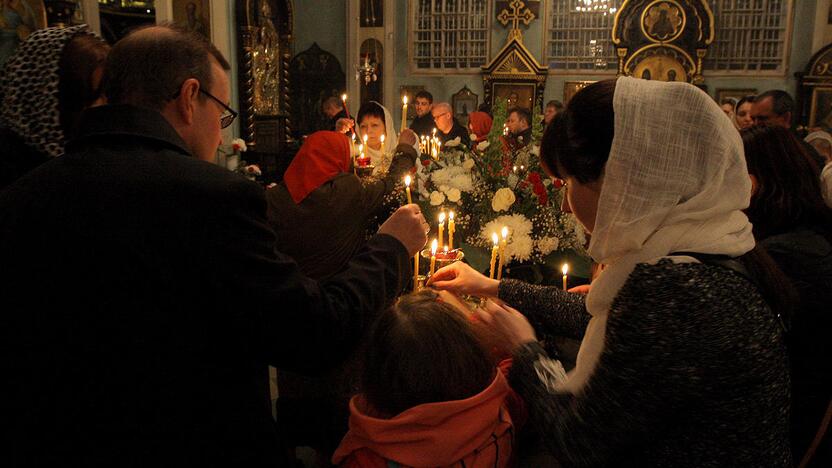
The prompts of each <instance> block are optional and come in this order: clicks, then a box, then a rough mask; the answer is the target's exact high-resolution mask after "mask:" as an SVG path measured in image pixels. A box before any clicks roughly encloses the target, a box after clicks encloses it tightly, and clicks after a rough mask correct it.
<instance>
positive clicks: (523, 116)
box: [506, 107, 532, 125]
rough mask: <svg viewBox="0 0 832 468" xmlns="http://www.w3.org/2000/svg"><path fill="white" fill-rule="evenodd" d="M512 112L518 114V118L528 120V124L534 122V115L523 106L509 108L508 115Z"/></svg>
mask: <svg viewBox="0 0 832 468" xmlns="http://www.w3.org/2000/svg"><path fill="white" fill-rule="evenodd" d="M511 114H517V118H518V119H520V120H524V121H525V122H526V125H531V124H532V115H531V114H530V113H529V111H527V110H526V109H523V108H522V107H512V108H511V109H509V110H508V113H507V114H506V115H511Z"/></svg>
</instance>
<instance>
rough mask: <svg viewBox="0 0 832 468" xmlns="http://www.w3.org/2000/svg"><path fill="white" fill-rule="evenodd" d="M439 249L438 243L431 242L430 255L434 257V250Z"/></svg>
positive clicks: (436, 241)
mask: <svg viewBox="0 0 832 468" xmlns="http://www.w3.org/2000/svg"><path fill="white" fill-rule="evenodd" d="M438 247H439V241H438V240H436V239H434V240H433V242H431V243H430V254H431V255H436V249H437V248H438Z"/></svg>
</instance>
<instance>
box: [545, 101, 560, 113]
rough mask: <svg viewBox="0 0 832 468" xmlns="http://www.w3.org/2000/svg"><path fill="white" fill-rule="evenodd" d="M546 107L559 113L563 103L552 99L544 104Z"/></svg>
mask: <svg viewBox="0 0 832 468" xmlns="http://www.w3.org/2000/svg"><path fill="white" fill-rule="evenodd" d="M546 107H554V108H555V109H557V110H558V112H560V111H562V110H563V103H562V102H560V101H558V100H555V99H553V100H551V101H549V102H547V103H546Z"/></svg>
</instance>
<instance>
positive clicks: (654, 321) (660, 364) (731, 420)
mask: <svg viewBox="0 0 832 468" xmlns="http://www.w3.org/2000/svg"><path fill="white" fill-rule="evenodd" d="M540 292H541V290H540V289H537V290H535V289H531V288H528V287H525V286H522V284H519V283H517V282H511V281H503V282H502V283H501V285H500V297H501V298H503V299H505V300H507V301H508V302H509V303H510V304H511V303H515V304H517V305H518V307H520V310H521V312H524V313H525V314H527V315H528V316H530V317H531V318H532V320H533V321H535V322H536V323H538V324H543V325H545V326H550V327H555V328H558V329H560V330H562V331H563V332H572V333H573V334H577V332H579V331H580V328H581V326H582V324H583V323H585V322H586V319H587V313H586V310H585V308H584V307H583V306H582V305H581V303H580V297H579V296H576V295H570V294H568V293H564V292H561V291H558V290H556V289H555V288H551V289H550V290H549V291H548V293H547V294H549V296H550V300H552V299H554V302H551V303H550V306H549V307H545V305H543V306H542V307H541V304H542V303H541V302H540V301H530V300H529V299H524V300H523V301H521V302H517V301H516V299H519V298H522V297H525V298H528V297H529V296H531V295H534V294H540ZM564 300H565V301H566V302H567V305H563V304H560V302H561V301H564ZM532 304H533V305H537V306H538V307H536V308H534V309H532V308H529V307H528V305H532ZM544 317H545V318H544ZM548 362H550V358H548V357H546V356H545V354H544V352H543V349H542V348H541V347H540V345H539V344H538V343H537V342H533V343H529V344H526V345H524V346H522V347H521V348H520V349H518V350H517V351H516V353H515V356H514V365H513V367H512V369H511V375H510V378H511V383H512V387H513V388H514V389H515V390H516V391H517V392H518V393H519V394H520V395H521V396H522V397H523V399H524V400H525V401H526V404H527V405H528V409H529V419H530V426H531V427H535V428H537V429H538V430H539V431H540V433H541V434H542V436H543V439H544V443H545V444H546V446H547V447H548V449H549V450H550V451H551V452H552V453H553V454H554V455H555V456H556V457H557V458H558V460H559V461H560V462H561V463H563V464H564V465H565V466H609V465H615V466H673V467H686V466H689V467H702V466H767V467H772V466H790V464H791V457H790V452H789V443H788V431H789V428H788V414H789V376H788V370H787V359H786V352H785V348H784V344H783V337H782V331H781V329H780V327H779V325H778V323H777V321H776V319H775V318H774V315H773V314H772V312H771V310H770V309H769V308H768V307H767V306H766V304H765V303H764V302H763V299H762V298H761V296H760V295H759V293H758V292H757V291H756V289H755V287H754V286H752V285H751V284H750V283H749V282H748V281H746V280H745V279H743V278H741V277H739V276H738V275H736V274H735V273H733V272H731V271H729V270H727V269H723V268H722V267H719V266H712V265H703V264H678V265H677V264H673V263H672V262H670V261H667V260H664V261H661V262H659V263H658V264H656V265H646V264H641V265H638V266H637V267H636V269H635V270H634V271H633V273H632V274H631V275H630V278H629V279H628V280H627V282H626V283H625V285H624V286H623V287H622V288H621V290H620V291H619V293H618V295H617V296H616V298H615V300H614V302H613V305H612V308H611V310H610V312H609V317H608V321H607V328H606V340H605V345H604V350H603V352H602V354H601V357H600V360H599V362H598V364H597V367H596V368H595V371H594V373H593V374H592V376H591V377H590V379H589V381H588V383H587V385H586V387H585V388H584V391H583V393H581V394H580V395H578V396H575V395H572V394H570V393H560V392H554V391H550V390H547V385H548V386H549V388H551V384H550V383H549V382H548V379H549V375H550V374H549V373H548V372H547V371H546V369H547V368H550V367H551V366H549V365H548V364H547V363H548Z"/></svg>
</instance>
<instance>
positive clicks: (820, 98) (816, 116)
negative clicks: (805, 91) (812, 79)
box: [809, 87, 832, 128]
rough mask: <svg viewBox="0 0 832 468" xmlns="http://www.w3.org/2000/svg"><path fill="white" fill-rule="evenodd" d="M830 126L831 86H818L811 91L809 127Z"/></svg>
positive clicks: (831, 108) (831, 117)
mask: <svg viewBox="0 0 832 468" xmlns="http://www.w3.org/2000/svg"><path fill="white" fill-rule="evenodd" d="M813 127H825V128H832V88H827V87H818V88H815V89H814V90H813V91H812V105H811V107H810V109H809V128H813Z"/></svg>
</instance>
